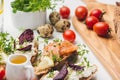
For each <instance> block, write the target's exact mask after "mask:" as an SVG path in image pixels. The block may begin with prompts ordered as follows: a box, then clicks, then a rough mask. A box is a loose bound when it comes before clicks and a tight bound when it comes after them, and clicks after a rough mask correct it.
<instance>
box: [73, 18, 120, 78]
mask: <svg viewBox="0 0 120 80" xmlns="http://www.w3.org/2000/svg"><path fill="white" fill-rule="evenodd" d="M72 23H73V26H74V28H75V29H76V30H77V31H78V33H79V35H80V36H81V37H82V38H83V40H84V41H85V42H86V43H87V45H88V46H89V47H90V49H91V50H92V51H93V53H94V54H95V55H96V56H97V58H98V59H99V60H100V61H101V63H102V64H103V65H104V67H105V68H106V69H107V70H108V72H109V73H110V74H111V76H112V78H113V80H120V44H119V43H118V41H117V39H116V36H114V34H111V35H112V36H111V37H110V38H103V37H100V36H98V35H97V34H96V33H95V32H94V31H92V30H88V29H87V27H86V25H85V24H84V23H83V22H80V21H78V19H77V18H76V17H73V19H72ZM98 68H99V66H98ZM103 74H104V73H103ZM106 80H107V79H106Z"/></svg>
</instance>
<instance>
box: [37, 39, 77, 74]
mask: <svg viewBox="0 0 120 80" xmlns="http://www.w3.org/2000/svg"><path fill="white" fill-rule="evenodd" d="M76 50H77V46H75V45H73V44H72V43H70V42H68V41H62V42H60V43H59V42H53V43H50V44H48V45H47V46H45V47H44V51H43V53H42V55H41V56H42V57H41V60H40V63H39V65H38V66H37V67H35V74H36V75H44V74H46V73H47V72H48V71H50V70H51V69H52V68H56V67H57V69H58V68H59V67H61V66H62V65H63V64H64V63H65V62H66V60H67V59H68V58H69V57H70V56H71V55H72V54H74V53H75V51H76ZM44 57H49V60H47V61H46V62H45V60H43V58H44ZM57 59H58V60H57ZM52 60H53V62H54V64H53V62H52ZM50 61H51V62H50ZM43 62H44V65H43V66H42V64H43ZM48 63H51V64H49V65H48ZM46 65H47V66H46ZM44 66H45V67H44ZM42 67H44V68H42Z"/></svg>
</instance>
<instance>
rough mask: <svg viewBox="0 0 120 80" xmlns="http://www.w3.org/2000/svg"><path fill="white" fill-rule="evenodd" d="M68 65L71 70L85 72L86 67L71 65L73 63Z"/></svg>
mask: <svg viewBox="0 0 120 80" xmlns="http://www.w3.org/2000/svg"><path fill="white" fill-rule="evenodd" d="M68 65H69V67H70V68H72V69H73V70H76V71H80V70H84V66H79V65H75V64H71V63H69V64H68Z"/></svg>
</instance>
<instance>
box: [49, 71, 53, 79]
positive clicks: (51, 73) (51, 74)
mask: <svg viewBox="0 0 120 80" xmlns="http://www.w3.org/2000/svg"><path fill="white" fill-rule="evenodd" d="M53 76H54V71H53V70H52V71H50V72H49V74H48V78H52V77H53Z"/></svg>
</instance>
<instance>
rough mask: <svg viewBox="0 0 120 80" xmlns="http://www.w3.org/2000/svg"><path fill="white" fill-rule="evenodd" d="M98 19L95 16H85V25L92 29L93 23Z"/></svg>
mask: <svg viewBox="0 0 120 80" xmlns="http://www.w3.org/2000/svg"><path fill="white" fill-rule="evenodd" d="M98 21H99V20H98V18H96V17H95V16H89V17H87V18H86V21H85V23H86V25H87V28H88V29H93V25H94V24H95V23H97V22H98Z"/></svg>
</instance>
